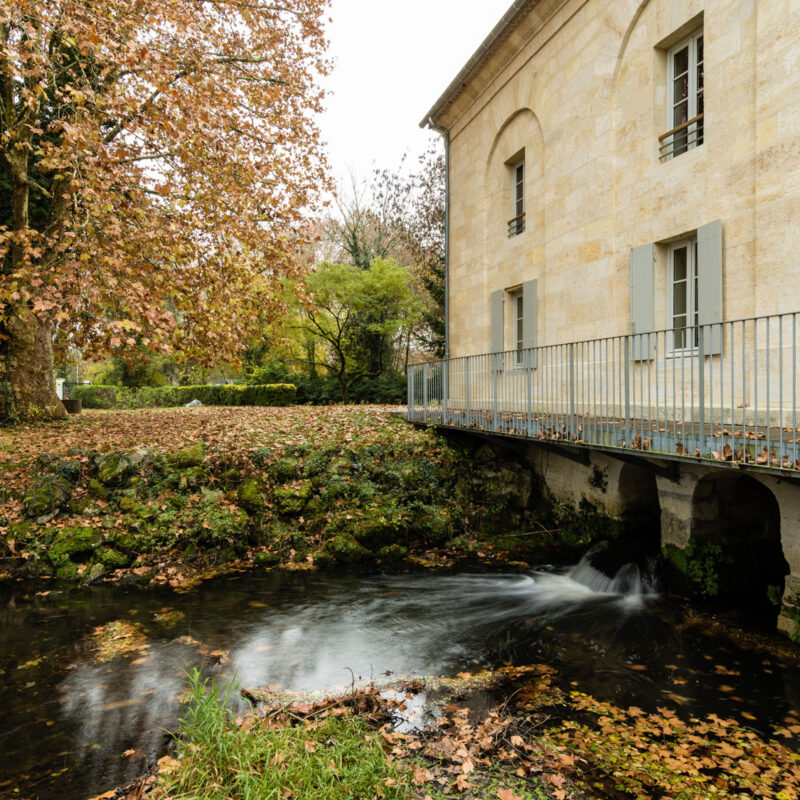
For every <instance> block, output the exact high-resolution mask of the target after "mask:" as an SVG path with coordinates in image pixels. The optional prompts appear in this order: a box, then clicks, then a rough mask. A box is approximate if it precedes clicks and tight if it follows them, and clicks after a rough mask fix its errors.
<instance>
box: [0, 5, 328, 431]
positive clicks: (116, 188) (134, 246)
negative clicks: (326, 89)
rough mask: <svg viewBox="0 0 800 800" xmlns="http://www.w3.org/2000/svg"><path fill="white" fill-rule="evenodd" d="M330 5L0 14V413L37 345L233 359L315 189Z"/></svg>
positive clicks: (41, 353)
mask: <svg viewBox="0 0 800 800" xmlns="http://www.w3.org/2000/svg"><path fill="white" fill-rule="evenodd" d="M327 4H328V0H284V2H282V3H280V4H276V5H271V4H268V3H254V2H252V0H208V2H203V1H202V0H171V1H170V2H164V0H80V2H78V1H77V0H5V2H4V3H3V4H2V6H0V189H2V190H3V191H4V192H5V198H4V200H3V202H2V203H0V214H2V217H0V259H2V260H1V261H0V270H1V272H0V389H1V390H2V391H0V419H7V418H25V417H29V418H30V417H37V416H38V417H55V416H59V415H60V414H63V408H62V406H61V405H60V403H59V402H58V399H57V397H56V394H55V386H54V381H53V369H52V366H53V351H54V348H55V350H56V351H63V350H65V349H66V348H67V347H68V346H71V347H73V348H80V349H81V350H82V351H83V352H84V354H85V355H87V356H96V355H99V354H102V353H109V352H111V353H115V352H119V351H120V348H124V347H133V346H136V347H139V346H142V347H146V348H149V349H151V350H153V351H161V352H169V351H172V350H179V351H182V352H183V353H185V354H186V355H187V356H189V357H194V358H198V359H203V358H207V357H208V356H209V355H213V358H214V360H216V361H220V360H229V359H234V358H235V357H236V355H237V351H238V349H239V347H240V346H241V343H243V342H244V341H246V339H247V337H248V335H249V334H250V333H252V332H253V331H254V328H255V325H257V324H259V322H260V321H261V320H263V319H264V317H265V316H266V317H267V318H269V317H272V316H274V315H275V313H276V312H277V311H278V310H279V306H280V305H281V302H282V300H281V298H280V295H279V293H278V292H276V291H275V289H276V286H277V283H278V282H279V281H280V280H282V279H283V278H284V277H286V276H290V277H297V276H298V275H299V273H300V264H299V260H298V259H297V257H296V252H297V244H298V238H299V236H298V230H300V229H301V227H302V221H303V219H304V217H305V215H306V213H307V210H308V209H309V208H312V207H314V205H315V204H316V203H317V202H318V198H319V195H320V191H321V190H324V189H326V188H327V184H326V171H325V163H324V156H323V154H322V152H321V148H320V144H319V135H318V129H317V126H316V123H315V120H314V115H315V113H316V112H318V111H319V110H320V107H321V100H322V92H321V90H320V89H319V88H318V82H317V78H318V77H319V76H320V75H323V74H325V73H326V72H327V70H328V64H327V62H326V60H325V58H324V55H325V47H326V41H325V37H324V31H323V23H324V18H323V15H324V13H325V11H326V6H327Z"/></svg>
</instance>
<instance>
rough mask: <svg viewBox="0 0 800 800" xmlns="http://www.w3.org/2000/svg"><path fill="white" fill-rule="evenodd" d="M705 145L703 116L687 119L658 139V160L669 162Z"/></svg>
mask: <svg viewBox="0 0 800 800" xmlns="http://www.w3.org/2000/svg"><path fill="white" fill-rule="evenodd" d="M699 144H703V114H698V115H697V116H696V117H692V118H691V119H687V120H686V122H682V123H681V124H680V125H677V126H675V127H674V128H673V129H672V130H670V131H667V132H666V133H662V134H661V136H659V137H658V158H659V160H660V161H667V160H668V159H670V158H675V156H679V155H680V154H681V153H685V152H686V151H687V150H691V149H692V148H693V147H696V146H697V145H699Z"/></svg>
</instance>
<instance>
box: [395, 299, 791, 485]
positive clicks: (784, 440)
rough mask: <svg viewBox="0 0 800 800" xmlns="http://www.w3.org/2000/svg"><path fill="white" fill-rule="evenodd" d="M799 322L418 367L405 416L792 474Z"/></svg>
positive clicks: (669, 333)
mask: <svg viewBox="0 0 800 800" xmlns="http://www.w3.org/2000/svg"><path fill="white" fill-rule="evenodd" d="M798 323H800V312H798V313H792V314H779V315H774V316H768V317H756V318H749V319H742V320H736V321H731V322H721V323H715V324H712V325H701V326H699V327H697V328H696V329H690V330H689V329H686V328H682V329H672V330H662V331H656V332H652V333H642V334H630V335H626V336H611V337H607V338H604V339H590V340H584V341H577V342H568V343H565V344H555V345H548V346H545V347H537V348H532V349H528V350H522V351H521V352H520V351H517V350H513V351H509V352H504V353H492V354H487V355H477V356H465V357H462V358H451V359H449V360H447V361H435V362H430V363H425V364H417V365H414V366H411V367H409V371H408V417H409V419H410V420H412V421H415V422H430V423H435V424H442V425H450V426H456V427H462V428H472V429H478V430H484V431H493V432H498V433H505V434H512V435H516V436H522V437H531V438H536V439H543V440H549V441H560V442H563V443H570V444H574V445H586V446H596V447H602V448H614V449H625V450H639V451H643V452H650V453H652V454H659V453H660V454H664V455H670V456H691V457H694V458H700V459H709V460H714V461H727V462H737V463H738V464H752V465H754V466H759V467H766V468H770V469H773V470H800V431H799V430H798V425H800V414H798V410H799V409H798V351H799V350H800V340H799V339H798V335H799V334H800V330H798ZM687 342H688V343H690V344H694V343H696V346H693V347H689V348H686V347H681V345H683V344H685V343H687Z"/></svg>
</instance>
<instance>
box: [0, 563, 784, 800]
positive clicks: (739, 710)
mask: <svg viewBox="0 0 800 800" xmlns="http://www.w3.org/2000/svg"><path fill="white" fill-rule="evenodd" d="M635 578H636V576H635V575H633V576H631V575H623V576H621V578H620V579H619V580H618V581H617V583H612V582H609V581H608V580H606V579H603V578H602V577H601V576H600V577H598V576H597V575H596V574H594V573H593V572H591V571H586V570H584V571H582V572H581V571H578V572H576V571H575V570H572V571H568V572H564V571H563V570H562V571H559V570H551V571H540V572H535V571H534V572H527V573H517V574H449V575H442V574H430V573H428V574H403V575H342V574H337V575H324V574H319V573H304V572H298V573H288V574H270V575H262V576H257V575H240V576H234V577H228V578H225V579H220V580H217V581H214V582H212V583H208V584H205V585H203V586H201V587H200V588H198V589H197V590H195V591H193V592H191V593H188V594H176V593H173V592H166V591H140V590H134V589H123V588H109V587H97V588H93V589H90V590H88V591H83V592H81V593H76V594H48V595H46V596H37V595H35V594H28V595H10V596H6V597H4V598H2V600H3V607H2V611H0V709H1V712H0V797H2V798H20V797H27V798H41V799H42V800H45V799H46V798H60V799H61V800H71V799H72V798H76V799H78V798H86V797H89V796H92V795H96V794H99V793H101V792H103V791H106V790H108V789H110V788H112V787H114V786H116V785H119V784H122V783H124V782H126V781H128V780H131V779H133V778H135V777H136V776H137V775H139V774H141V773H142V772H143V771H144V770H145V769H146V767H147V765H148V764H149V763H151V762H152V761H153V760H154V759H155V758H157V757H158V755H160V754H161V753H162V752H163V749H164V747H165V746H166V744H167V742H168V734H166V733H165V729H168V728H171V727H174V725H175V723H176V719H177V717H178V716H179V714H180V706H179V703H178V696H179V693H180V691H181V688H182V685H183V681H184V677H185V672H186V670H187V669H189V668H191V667H192V666H194V665H200V664H202V665H203V666H204V669H205V670H206V671H207V672H210V673H211V674H217V675H219V677H220V678H223V677H226V676H229V675H232V674H236V675H237V676H238V678H239V680H240V682H241V683H242V685H244V686H265V685H273V686H274V687H275V688H277V687H278V686H280V687H281V688H285V689H314V690H324V689H340V688H343V687H347V686H349V685H350V683H351V681H353V680H356V681H359V680H369V679H371V678H383V677H385V675H386V673H387V672H391V673H393V674H412V673H413V674H446V675H453V674H455V673H457V672H461V671H476V670H478V669H480V668H483V667H495V666H499V665H501V664H504V663H511V664H527V663H539V662H546V663H550V664H552V665H554V666H555V667H557V668H558V669H559V671H560V673H561V675H562V678H563V680H564V682H565V684H569V683H571V682H574V683H575V684H576V685H577V687H578V688H579V689H580V690H581V691H585V692H588V693H591V694H594V695H595V696H597V697H600V698H602V699H608V700H615V701H618V702H620V703H625V704H636V705H639V706H641V707H643V708H646V709H654V708H656V707H657V706H663V705H671V706H675V707H679V708H681V709H682V710H683V711H684V712H686V713H692V714H696V715H703V714H706V713H711V712H713V713H717V714H719V715H720V716H733V717H737V718H740V719H742V718H743V719H745V720H748V721H750V724H752V725H755V726H758V727H761V728H767V727H768V726H769V725H770V724H772V723H775V722H781V721H783V720H784V719H785V717H786V714H787V713H788V712H791V711H796V710H800V674H798V670H797V669H796V666H795V664H793V663H792V664H790V663H788V662H786V661H783V660H781V658H780V657H778V656H770V655H764V654H763V653H760V652H757V651H754V650H751V649H746V648H742V647H740V646H738V645H737V644H735V643H734V642H733V641H732V640H730V639H728V638H726V637H725V636H723V635H720V634H714V633H711V632H709V631H708V630H706V629H704V628H703V627H702V626H690V627H688V628H687V627H686V626H685V625H684V624H683V620H684V617H683V611H682V609H681V608H680V607H678V606H677V605H673V604H670V603H669V602H666V601H664V600H662V599H659V598H658V597H657V596H654V595H650V594H648V593H647V591H645V590H642V588H641V587H640V586H639V584H638V582H637V581H636V579H635ZM120 620H121V621H124V622H125V623H136V624H138V626H139V628H138V630H139V633H140V634H143V636H144V639H142V640H141V641H139V642H138V644H139V645H140V646H139V647H138V648H137V649H136V650H134V651H132V652H129V653H127V654H125V655H122V656H118V657H116V658H113V659H111V660H109V661H106V662H102V661H98V660H97V657H96V655H97V651H96V647H95V644H94V640H93V634H92V632H93V631H94V630H95V629H97V628H98V627H100V626H104V625H107V624H108V623H114V622H117V621H120ZM106 630H111V631H112V634H113V632H114V631H121V632H122V633H121V634H120V641H121V642H123V643H124V642H125V641H126V640H125V638H124V631H125V630H130V628H126V627H125V626H118V627H117V626H115V627H112V628H110V629H106ZM112 644H113V642H112ZM144 645H146V646H144Z"/></svg>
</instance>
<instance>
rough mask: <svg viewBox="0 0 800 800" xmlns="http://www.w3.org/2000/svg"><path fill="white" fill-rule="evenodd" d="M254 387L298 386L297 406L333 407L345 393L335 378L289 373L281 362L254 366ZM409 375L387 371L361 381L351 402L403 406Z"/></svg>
mask: <svg viewBox="0 0 800 800" xmlns="http://www.w3.org/2000/svg"><path fill="white" fill-rule="evenodd" d="M247 382H248V383H253V384H268V383H292V384H294V385H295V386H296V387H297V399H296V402H297V403H298V405H332V404H334V403H339V402H341V398H342V390H341V387H340V386H339V382H338V381H337V380H336V378H335V377H334V376H332V375H325V376H315V377H313V378H312V377H309V376H308V375H302V374H298V373H295V372H292V371H291V370H289V369H288V368H287V367H286V366H285V365H284V364H282V363H281V362H279V361H276V362H273V363H271V364H268V365H267V366H263V367H255V368H254V369H253V371H252V372H251V373H250V374H249V375H248V376H247ZM407 385H408V384H407V381H406V376H405V375H403V374H402V373H401V372H394V371H390V372H386V373H385V374H383V375H381V376H380V377H379V378H362V379H361V380H358V381H356V382H355V383H354V384H353V385H352V386H351V387H350V402H351V403H356V404H358V403H380V404H384V405H404V404H405V402H406V394H407Z"/></svg>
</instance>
